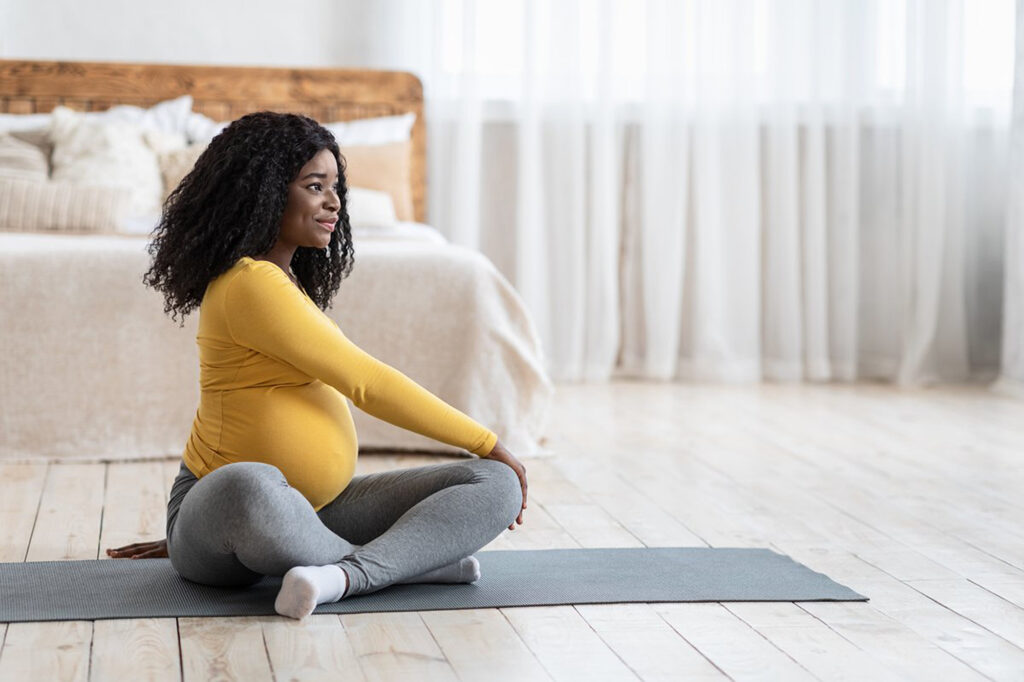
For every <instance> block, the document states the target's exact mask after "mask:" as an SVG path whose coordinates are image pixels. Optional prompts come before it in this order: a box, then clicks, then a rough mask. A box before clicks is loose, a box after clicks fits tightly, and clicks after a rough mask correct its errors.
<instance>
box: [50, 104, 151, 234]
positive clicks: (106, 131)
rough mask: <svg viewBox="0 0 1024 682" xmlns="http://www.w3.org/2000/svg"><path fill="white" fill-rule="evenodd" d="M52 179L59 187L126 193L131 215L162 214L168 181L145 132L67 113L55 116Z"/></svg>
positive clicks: (64, 110)
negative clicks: (68, 185)
mask: <svg viewBox="0 0 1024 682" xmlns="http://www.w3.org/2000/svg"><path fill="white" fill-rule="evenodd" d="M50 139H51V141H52V142H53V154H52V156H51V165H52V170H51V173H50V177H51V179H52V180H54V181H56V182H65V183H72V184H80V185H106V186H109V187H125V188H128V189H129V190H130V191H131V201H130V211H131V213H133V214H144V213H148V212H152V211H155V210H159V208H160V203H161V199H162V197H163V180H162V179H161V177H160V167H159V166H158V165H157V157H156V153H155V152H154V151H153V150H152V149H150V147H149V145H148V144H147V143H146V139H145V136H144V133H143V130H142V129H141V128H139V127H138V126H136V125H134V124H131V123H125V122H123V121H106V120H102V119H87V118H86V117H85V116H84V115H82V114H80V113H78V112H75V111H72V110H71V109H68V108H66V107H57V108H55V109H54V110H53V121H52V124H51V127H50Z"/></svg>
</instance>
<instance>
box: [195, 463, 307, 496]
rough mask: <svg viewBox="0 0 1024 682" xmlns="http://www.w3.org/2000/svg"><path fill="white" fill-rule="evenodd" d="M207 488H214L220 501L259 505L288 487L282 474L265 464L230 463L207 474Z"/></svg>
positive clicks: (270, 465)
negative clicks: (267, 497)
mask: <svg viewBox="0 0 1024 682" xmlns="http://www.w3.org/2000/svg"><path fill="white" fill-rule="evenodd" d="M205 478H207V479H210V480H209V481H208V482H207V487H208V488H213V487H216V489H217V490H216V491H217V494H218V497H220V498H221V499H225V498H234V499H235V500H236V501H237V502H238V503H239V504H244V503H252V502H254V503H256V504H259V503H260V500H261V498H263V497H265V496H266V495H268V494H272V493H274V492H275V490H276V489H277V488H282V487H288V481H287V479H285V477H284V474H282V473H281V470H280V469H278V468H277V467H276V466H274V465H273V464H267V463H266V462H232V463H231V464H225V465H224V466H222V467H220V468H218V469H216V470H215V471H213V472H211V473H209V474H207V475H206V476H205Z"/></svg>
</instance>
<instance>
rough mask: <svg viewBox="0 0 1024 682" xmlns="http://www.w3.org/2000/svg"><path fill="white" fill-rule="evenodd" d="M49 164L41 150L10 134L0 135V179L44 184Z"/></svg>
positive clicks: (48, 172) (48, 171)
mask: <svg viewBox="0 0 1024 682" xmlns="http://www.w3.org/2000/svg"><path fill="white" fill-rule="evenodd" d="M49 174H50V164H49V162H48V161H47V159H46V154H45V153H44V152H43V150H42V149H40V148H39V147H37V146H35V145H34V144H29V143H28V142H25V141H23V140H19V139H17V138H15V137H14V136H12V135H10V134H0V178H15V179H22V180H29V181H35V182H45V181H46V179H47V177H48V176H49Z"/></svg>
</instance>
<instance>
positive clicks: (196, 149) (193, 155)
mask: <svg viewBox="0 0 1024 682" xmlns="http://www.w3.org/2000/svg"><path fill="white" fill-rule="evenodd" d="M207 146H208V143H206V142H197V143H195V144H190V145H189V146H187V147H183V148H181V149H173V150H170V151H164V152H161V153H159V154H158V155H157V159H158V161H159V163H160V175H161V176H162V178H163V183H164V195H163V196H164V199H165V200H166V199H167V196H168V195H169V194H170V193H171V192H173V191H174V190H175V189H176V188H177V187H178V185H180V184H181V181H182V180H184V179H185V176H186V175H188V174H189V172H190V171H191V170H192V168H193V167H194V166H195V165H196V161H198V160H199V157H200V156H201V155H202V153H203V152H204V151H206V147H207Z"/></svg>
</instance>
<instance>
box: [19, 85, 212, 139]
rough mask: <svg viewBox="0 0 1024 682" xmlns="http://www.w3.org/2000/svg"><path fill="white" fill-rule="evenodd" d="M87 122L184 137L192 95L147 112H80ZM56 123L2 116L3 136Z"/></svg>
mask: <svg viewBox="0 0 1024 682" xmlns="http://www.w3.org/2000/svg"><path fill="white" fill-rule="evenodd" d="M79 113H80V115H81V116H84V117H85V118H87V119H101V120H102V119H109V120H112V121H123V122H125V123H134V124H135V125H137V126H139V127H140V128H142V129H144V130H158V131H160V132H164V133H180V134H182V135H184V134H185V131H186V128H187V125H188V120H189V116H190V115H191V114H192V95H182V96H181V97H177V98H175V99H169V100H164V101H163V102H158V103H156V104H154V105H153V106H152V107H150V108H148V109H143V108H142V107H137V106H134V105H131V104H119V105H117V106H113V107H111V108H109V109H107V110H105V111H86V112H79ZM52 121H53V115H52V113H51V114H0V133H6V132H11V131H15V130H37V129H40V128H48V127H49V126H50V124H51V123H52Z"/></svg>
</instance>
